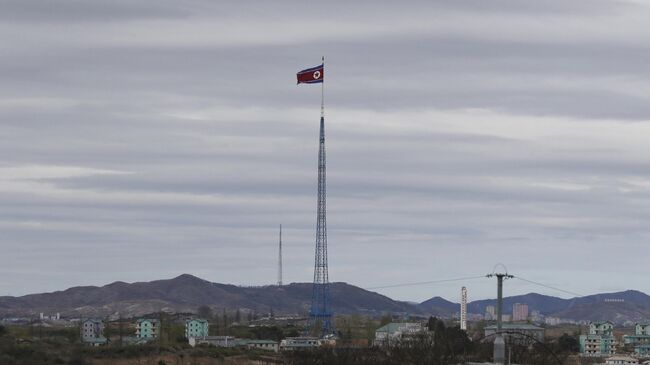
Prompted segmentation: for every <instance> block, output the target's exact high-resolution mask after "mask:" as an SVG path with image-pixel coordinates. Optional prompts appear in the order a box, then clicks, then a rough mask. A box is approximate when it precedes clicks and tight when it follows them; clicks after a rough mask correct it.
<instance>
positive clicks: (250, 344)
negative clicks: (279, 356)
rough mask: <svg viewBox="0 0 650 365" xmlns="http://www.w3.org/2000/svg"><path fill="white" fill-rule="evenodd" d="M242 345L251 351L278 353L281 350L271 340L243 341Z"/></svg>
mask: <svg viewBox="0 0 650 365" xmlns="http://www.w3.org/2000/svg"><path fill="white" fill-rule="evenodd" d="M241 344H242V345H244V346H246V347H247V348H249V349H258V350H265V351H273V352H278V350H279V349H280V347H279V345H278V343H277V342H275V341H271V340H242V343H241Z"/></svg>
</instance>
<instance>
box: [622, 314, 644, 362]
mask: <svg viewBox="0 0 650 365" xmlns="http://www.w3.org/2000/svg"><path fill="white" fill-rule="evenodd" d="M623 343H624V344H626V345H632V346H634V352H635V353H636V355H637V356H643V357H646V356H648V355H650V322H647V323H637V324H636V325H635V326H634V334H633V335H625V336H623Z"/></svg>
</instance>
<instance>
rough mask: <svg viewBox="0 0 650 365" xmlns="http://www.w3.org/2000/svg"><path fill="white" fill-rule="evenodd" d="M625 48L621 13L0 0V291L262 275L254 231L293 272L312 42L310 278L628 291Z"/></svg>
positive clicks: (636, 4)
mask: <svg viewBox="0 0 650 365" xmlns="http://www.w3.org/2000/svg"><path fill="white" fill-rule="evenodd" d="M648 39H650V4H649V3H648V2H645V1H575V0H573V1H566V0H550V1H537V0H531V1H523V0H495V1H485V0H476V1H468V0H455V1H447V2H440V3H437V4H436V3H434V2H432V1H419V2H416V1H414V2H408V3H405V2H394V1H393V2H385V3H384V2H380V1H355V2H349V1H341V2H320V3H318V4H316V3H314V2H299V1H295V2H286V1H232V2H226V1H207V0H206V1H182V2H181V1H176V0H174V1H171V0H170V1H161V0H155V1H154V0H151V1H133V0H123V1H115V0H110V1H108V0H107V1H85V0H77V1H72V0H65V1H45V0H43V1H1V0H0V44H1V46H0V75H1V77H2V79H1V81H2V82H0V136H1V138H2V143H0V156H1V157H0V232H1V233H0V247H1V252H2V253H1V255H0V260H1V261H0V262H1V265H0V295H23V294H27V293H33V292H42V291H54V290H62V289H65V288H68V287H70V286H76V285H104V284H107V283H110V282H113V281H116V280H122V281H127V282H133V281H148V280H154V279H163V278H171V277H174V276H177V275H179V274H182V273H190V274H194V275H196V276H199V277H202V278H204V279H207V280H210V281H214V282H222V283H233V284H241V285H262V284H272V283H274V282H275V280H276V270H277V269H276V265H277V240H278V226H279V224H282V225H283V227H284V232H283V238H284V240H283V241H284V254H285V255H284V270H285V272H284V280H285V282H308V281H311V279H312V275H313V254H314V235H315V222H316V177H317V176H316V173H317V170H316V168H317V153H318V144H317V143H318V120H319V103H320V87H319V86H318V85H300V86H296V85H295V73H296V71H298V70H300V69H302V68H307V67H311V66H315V65H317V64H319V63H320V58H321V56H322V55H325V57H326V83H325V98H326V134H327V153H328V154H327V158H328V162H327V163H328V166H327V167H328V182H327V183H328V217H327V219H328V235H329V264H330V280H331V281H345V282H348V283H351V284H354V285H357V286H360V287H375V286H383V285H390V284H395V283H409V282H419V281H427V280H440V279H447V278H457V277H465V276H476V275H484V274H487V273H489V272H491V271H492V268H493V266H494V265H495V264H496V263H498V262H502V263H504V264H505V265H506V266H507V267H508V269H509V271H510V272H511V273H512V274H515V275H520V276H522V277H524V278H526V279H529V280H533V281H539V282H543V283H545V284H548V285H552V286H557V287H559V288H562V289H565V290H569V291H573V292H577V293H581V294H591V293H596V292H603V291H618V290H624V289H638V290H642V291H645V292H650V281H648V276H647V273H648V272H647V268H648V254H649V253H650V247H649V238H650V143H649V142H650V45H649V43H648ZM462 285H466V286H467V287H468V290H469V297H470V300H472V299H478V298H486V297H492V296H494V295H495V292H496V285H495V282H494V280H489V279H478V280H469V281H467V282H453V283H445V284H432V285H421V286H410V287H399V288H386V289H379V290H378V291H379V292H381V293H383V294H386V295H388V296H390V297H392V298H395V299H401V300H417V301H421V300H424V299H427V298H430V297H432V296H435V295H440V296H443V297H446V298H448V299H451V300H458V297H459V296H460V286H462ZM505 291H506V295H511V294H520V293H527V292H531V291H536V292H540V293H545V294H551V295H557V296H561V297H568V296H569V295H568V294H564V293H561V292H557V291H553V290H550V289H545V288H542V287H537V286H532V285H531V284H528V283H525V282H522V281H517V280H512V281H509V282H508V283H507V284H506V289H505Z"/></svg>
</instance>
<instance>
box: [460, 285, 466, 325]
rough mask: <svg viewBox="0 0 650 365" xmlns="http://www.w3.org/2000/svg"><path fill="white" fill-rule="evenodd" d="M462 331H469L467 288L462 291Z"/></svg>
mask: <svg viewBox="0 0 650 365" xmlns="http://www.w3.org/2000/svg"><path fill="white" fill-rule="evenodd" d="M460 329H461V330H463V331H467V288H466V287H462V288H461V289H460Z"/></svg>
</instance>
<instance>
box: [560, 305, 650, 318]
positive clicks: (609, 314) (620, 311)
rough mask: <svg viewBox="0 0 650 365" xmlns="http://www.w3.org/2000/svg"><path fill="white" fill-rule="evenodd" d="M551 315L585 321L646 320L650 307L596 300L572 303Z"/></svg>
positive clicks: (649, 316) (649, 315)
mask: <svg viewBox="0 0 650 365" xmlns="http://www.w3.org/2000/svg"><path fill="white" fill-rule="evenodd" d="M553 316H555V317H560V318H579V319H581V320H586V321H597V320H602V319H607V320H610V321H612V322H614V323H624V322H627V321H631V322H639V321H647V320H648V318H650V307H647V306H644V305H641V304H638V303H630V302H613V303H612V302H598V303H593V304H580V305H573V306H571V307H570V308H568V309H565V310H563V311H560V312H557V313H554V314H553Z"/></svg>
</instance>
